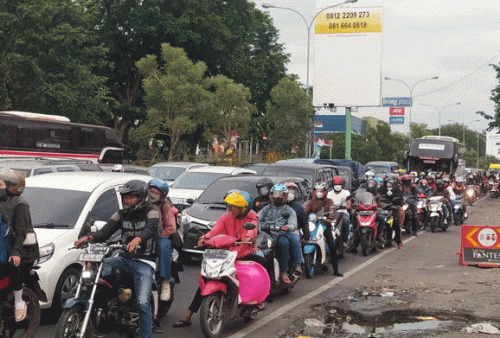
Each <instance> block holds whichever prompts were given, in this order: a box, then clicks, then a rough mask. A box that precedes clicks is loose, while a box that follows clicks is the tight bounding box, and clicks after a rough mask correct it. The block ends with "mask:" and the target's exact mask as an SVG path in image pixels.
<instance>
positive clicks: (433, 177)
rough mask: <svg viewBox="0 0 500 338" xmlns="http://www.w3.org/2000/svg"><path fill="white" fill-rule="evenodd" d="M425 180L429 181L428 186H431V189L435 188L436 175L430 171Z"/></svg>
mask: <svg viewBox="0 0 500 338" xmlns="http://www.w3.org/2000/svg"><path fill="white" fill-rule="evenodd" d="M427 181H428V182H429V187H431V188H432V190H433V191H434V190H436V175H434V174H433V173H432V172H431V173H429V175H427Z"/></svg>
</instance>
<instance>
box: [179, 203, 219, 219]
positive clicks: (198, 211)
mask: <svg viewBox="0 0 500 338" xmlns="http://www.w3.org/2000/svg"><path fill="white" fill-rule="evenodd" d="M186 212H187V214H188V215H189V216H191V217H194V218H197V219H199V220H203V221H206V222H216V221H217V220H218V219H219V218H220V217H221V216H222V215H224V214H225V213H226V206H225V205H222V204H199V203H195V204H193V205H192V206H190V207H189V208H187V209H186Z"/></svg>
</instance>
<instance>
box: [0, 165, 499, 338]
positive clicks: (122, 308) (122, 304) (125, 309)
mask: <svg viewBox="0 0 500 338" xmlns="http://www.w3.org/2000/svg"><path fill="white" fill-rule="evenodd" d="M436 174H437V173H436ZM396 177H397V176H396ZM457 180H460V179H457ZM464 181H466V182H467V183H470V182H475V183H474V184H465V194H464V195H456V197H455V198H454V201H453V203H452V208H453V210H451V211H450V215H449V216H450V217H449V218H450V220H452V221H453V222H454V224H455V225H457V226H458V225H461V224H462V223H463V222H464V220H465V218H466V213H465V211H464V210H465V208H464V204H468V205H472V204H473V203H474V202H475V201H476V200H477V199H478V198H479V196H480V195H485V194H488V193H489V195H490V196H491V197H492V198H496V197H499V196H500V192H499V180H498V178H496V177H485V178H480V180H478V179H477V178H476V177H473V180H472V179H470V177H467V178H466V179H464ZM378 182H379V187H378V188H381V187H382V184H383V181H382V180H378ZM450 184H451V186H452V187H453V185H454V184H455V182H454V181H450ZM413 188H415V192H416V193H415V194H413V195H412V196H413V198H408V199H404V200H403V201H399V200H394V201H392V202H391V203H383V204H382V205H380V204H378V203H375V202H374V199H373V193H371V192H367V191H364V192H362V193H360V194H358V193H356V192H355V193H353V194H352V196H353V198H356V199H357V204H356V207H355V208H352V209H350V210H348V209H347V208H346V207H339V208H335V210H331V211H330V212H329V214H328V215H327V214H311V215H309V222H308V227H309V231H310V238H309V239H308V240H307V241H306V242H303V247H302V253H303V268H304V275H305V277H306V278H313V277H314V276H315V274H317V273H318V272H321V271H326V270H327V269H328V268H327V265H328V264H329V262H330V252H329V246H328V245H327V243H326V239H325V232H326V231H331V232H332V235H333V238H334V241H335V247H336V249H337V257H338V258H342V257H343V256H344V252H345V250H347V249H349V248H350V247H351V248H352V247H353V246H358V245H359V246H360V247H361V252H362V254H363V255H364V256H367V255H369V254H370V253H372V252H375V251H377V249H383V248H386V247H388V246H391V245H392V242H393V240H394V237H393V234H394V231H393V228H394V227H399V223H398V220H397V219H395V215H397V211H399V210H400V209H401V208H402V210H404V213H405V221H404V226H403V229H402V230H403V231H404V232H405V233H406V234H407V235H411V234H412V233H414V230H413V229H412V225H411V221H410V219H411V218H412V217H415V218H416V219H417V224H418V230H421V229H425V228H427V227H428V228H429V229H430V231H432V232H436V231H437V230H439V229H440V230H442V231H446V229H447V228H448V226H449V225H450V223H451V222H449V221H448V220H447V219H446V218H445V213H444V209H443V208H444V204H445V201H444V200H443V197H442V196H432V195H433V194H432V188H431V189H427V190H425V189H420V188H421V187H420V182H419V177H418V176H415V177H414V180H413ZM370 195H371V196H370ZM364 200H366V202H364ZM412 210H413V211H412ZM415 210H416V215H412V212H414V211H415ZM327 216H328V221H327ZM284 217H286V215H285V216H284ZM344 220H349V234H348V236H347V237H348V242H347V245H346V243H344V240H343V239H344V238H345V237H344V236H342V231H343V227H342V224H343V222H344ZM381 223H382V224H381ZM246 227H248V229H251V227H252V225H251V224H246ZM246 227H245V228H246ZM269 228H270V229H272V227H269ZM277 237H278V236H277V234H276V233H273V232H272V231H268V232H261V233H260V235H259V236H258V238H257V240H256V242H255V243H254V244H255V245H256V246H257V247H258V248H259V249H260V250H261V251H262V252H263V254H264V257H263V262H264V263H261V264H258V263H256V262H251V261H248V262H241V261H237V260H236V254H235V253H234V252H231V251H228V250H225V248H227V246H228V243H224V244H223V245H219V244H218V243H217V242H213V243H207V245H208V248H209V249H207V250H205V253H204V256H203V261H202V263H201V272H200V278H199V284H200V289H201V291H202V294H203V295H204V296H205V297H204V300H203V303H202V306H201V308H200V323H201V329H202V331H203V333H204V335H205V336H206V337H209V338H217V337H219V336H220V335H221V334H222V330H223V328H224V324H225V323H226V322H227V321H228V320H229V319H230V318H234V317H242V318H244V319H245V321H250V320H252V318H254V317H255V316H257V314H258V313H259V311H261V310H262V308H261V307H259V306H258V305H259V304H262V302H263V301H264V300H267V301H272V300H273V298H274V297H275V296H276V295H280V294H281V295H282V294H287V293H289V292H290V290H291V289H292V288H293V287H294V286H295V285H296V283H297V282H298V281H299V279H300V275H297V274H294V273H293V272H291V273H290V279H291V281H292V282H291V283H290V284H284V283H283V282H282V281H281V280H280V271H279V265H278V261H277V257H276V256H275V247H276V242H277ZM356 243H357V244H356ZM229 244H230V245H236V244H238V243H229ZM121 249H123V247H122V245H121V244H116V243H101V244H89V245H88V246H87V247H86V248H85V250H84V252H83V253H81V254H80V257H79V260H80V261H81V262H82V263H83V266H84V269H83V271H82V273H81V276H80V280H79V284H78V288H77V290H76V295H75V297H74V298H72V299H70V300H68V301H67V302H66V304H65V305H64V308H63V311H62V314H61V316H60V318H59V321H58V323H57V326H56V333H55V337H57V338H59V337H90V336H91V335H92V334H95V333H96V332H97V333H99V334H100V335H101V336H105V335H106V334H109V333H110V332H118V333H121V334H126V336H127V337H128V338H135V337H138V322H139V315H138V309H137V306H136V300H135V292H134V291H133V290H134V287H133V278H131V276H127V275H124V274H123V273H120V272H119V271H114V270H113V271H111V270H107V269H105V268H104V267H105V264H103V262H104V260H105V259H106V258H107V257H111V256H112V255H115V254H117V253H118V252H119V250H121ZM178 256H179V255H178V253H177V252H175V253H174V261H173V263H172V272H173V279H174V280H172V282H171V297H170V299H169V300H168V301H167V302H162V301H160V300H159V291H158V290H159V288H158V285H159V283H160V281H159V280H157V281H155V282H154V283H153V292H152V295H151V304H152V309H153V314H154V318H155V319H154V320H155V323H156V329H157V331H155V332H157V333H160V332H162V331H161V329H160V328H159V327H160V325H158V323H159V320H160V319H161V318H163V317H164V316H165V315H166V314H167V312H168V310H169V308H170V306H171V304H172V302H173V300H174V286H175V284H176V283H179V282H180V281H179V274H178V273H179V271H182V265H181V264H180V263H179V262H178V261H179V260H178V259H177V257H178ZM290 261H291V260H290ZM290 263H291V262H290ZM291 271H292V270H291ZM29 274H30V276H28V277H26V278H25V279H24V280H25V288H24V290H25V291H24V295H25V296H24V298H25V300H26V302H27V304H28V316H27V318H26V319H25V320H24V321H22V322H20V323H16V322H15V321H14V317H13V316H14V315H13V313H14V311H13V300H12V298H13V293H12V290H10V289H9V283H8V281H5V280H0V293H1V299H2V301H1V302H0V314H1V316H0V338H3V337H35V334H36V330H37V327H38V325H39V323H40V307H39V304H38V301H37V299H42V298H43V297H44V295H43V291H42V293H40V291H41V290H39V285H38V281H37V279H38V278H37V275H36V270H32V271H31V272H30V273H29ZM255 280H258V281H259V283H255ZM32 290H33V291H34V292H33V291H32Z"/></svg>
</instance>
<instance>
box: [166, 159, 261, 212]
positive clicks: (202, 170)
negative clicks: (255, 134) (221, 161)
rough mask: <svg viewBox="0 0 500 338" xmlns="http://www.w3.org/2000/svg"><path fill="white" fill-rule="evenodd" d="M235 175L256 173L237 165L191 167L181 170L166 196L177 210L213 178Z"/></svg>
mask: <svg viewBox="0 0 500 338" xmlns="http://www.w3.org/2000/svg"><path fill="white" fill-rule="evenodd" d="M236 175H257V173H256V172H255V171H254V170H250V169H246V168H238V167H225V166H208V167H197V168H191V169H188V170H186V171H185V172H183V173H182V174H180V175H179V177H177V179H176V180H175V181H174V183H172V185H171V186H170V191H169V193H168V197H169V198H170V200H171V201H172V203H173V204H174V205H175V207H176V208H177V209H179V211H182V210H184V209H185V208H186V207H188V206H190V205H191V204H193V202H194V200H195V199H197V198H198V196H200V195H201V193H202V192H203V191H204V190H205V189H206V188H207V187H208V186H209V185H210V184H212V182H214V181H215V180H217V179H219V178H222V177H227V176H236Z"/></svg>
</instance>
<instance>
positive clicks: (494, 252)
mask: <svg viewBox="0 0 500 338" xmlns="http://www.w3.org/2000/svg"><path fill="white" fill-rule="evenodd" d="M461 246H462V247H461V251H460V253H459V255H460V264H461V265H477V266H478V267H499V266H500V227H498V226H484V225H462V244H461Z"/></svg>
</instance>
